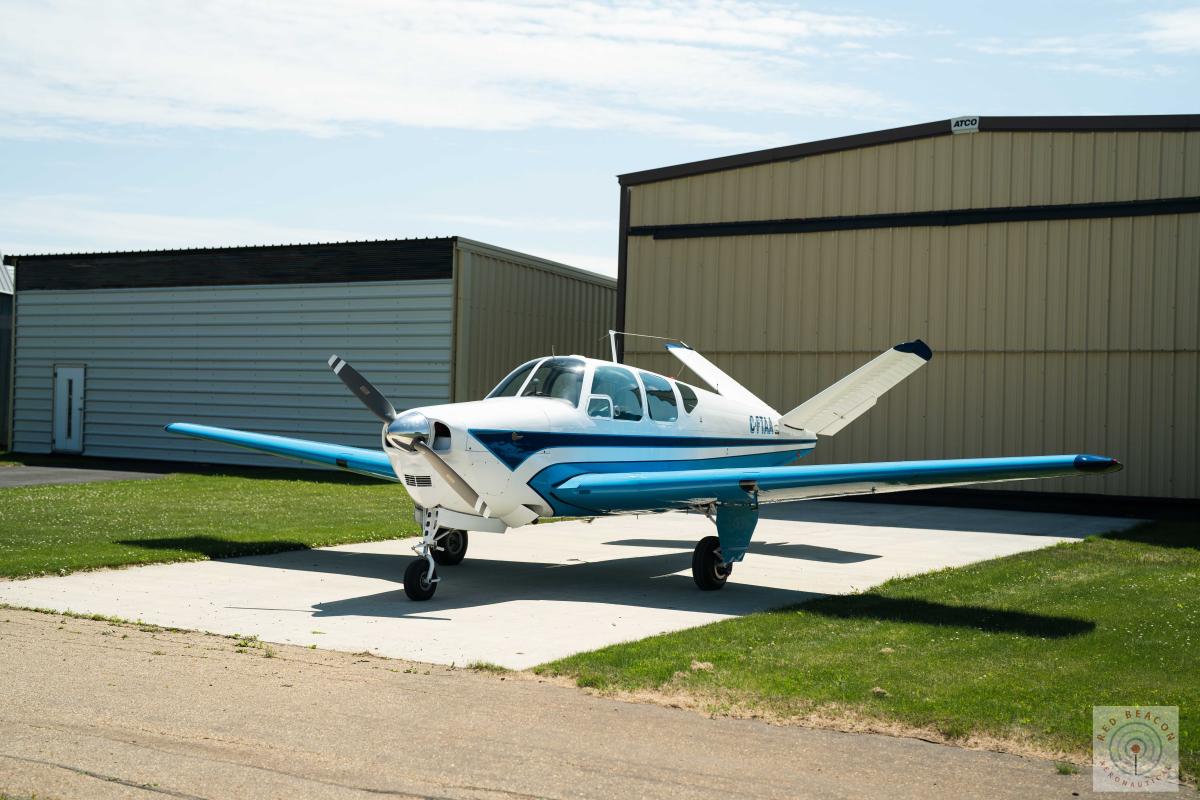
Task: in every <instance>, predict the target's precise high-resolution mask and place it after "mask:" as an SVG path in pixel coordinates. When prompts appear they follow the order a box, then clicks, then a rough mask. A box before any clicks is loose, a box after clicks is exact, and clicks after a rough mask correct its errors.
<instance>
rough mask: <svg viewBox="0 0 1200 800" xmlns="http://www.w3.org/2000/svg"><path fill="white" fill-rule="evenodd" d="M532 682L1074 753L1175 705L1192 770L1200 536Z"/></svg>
mask: <svg viewBox="0 0 1200 800" xmlns="http://www.w3.org/2000/svg"><path fill="white" fill-rule="evenodd" d="M735 576H736V572H735ZM725 591H737V587H736V586H730V587H728V588H726V589H725ZM693 661H699V662H711V663H712V664H713V669H711V670H708V669H705V670H694V669H691V668H690V665H691V663H692V662H693ZM537 671H538V672H542V673H546V674H560V675H567V676H571V677H574V679H575V680H576V681H577V682H578V683H579V684H580V685H582V686H590V687H595V688H598V689H602V690H639V689H641V690H646V689H649V690H659V691H665V692H670V693H677V692H682V693H684V694H688V695H692V696H693V697H695V698H696V699H697V700H698V701H699V702H700V703H701V704H702V705H707V706H708V707H709V708H712V709H714V710H718V711H719V710H722V709H730V708H734V707H738V708H742V709H751V710H754V711H756V712H761V713H765V714H768V715H772V716H779V717H796V716H811V715H813V714H829V715H832V716H835V717H836V716H839V715H845V716H847V717H850V716H854V717H857V718H860V719H861V718H862V717H867V718H870V719H875V720H879V721H882V722H885V723H899V724H901V725H904V726H915V727H920V728H926V729H930V728H932V729H935V730H937V731H940V732H941V733H942V734H943V735H945V736H948V737H951V738H960V737H964V736H967V735H970V734H979V735H987V736H994V737H999V738H1002V739H1007V740H1013V741H1021V742H1028V743H1033V744H1034V745H1035V746H1038V747H1041V748H1045V749H1049V750H1057V751H1063V752H1070V753H1076V754H1080V755H1082V754H1084V753H1087V752H1089V748H1090V734H1091V719H1092V713H1091V707H1092V706H1093V705H1123V704H1135V703H1136V704H1146V705H1177V706H1179V707H1180V714H1181V717H1182V719H1181V728H1182V730H1181V736H1180V754H1181V757H1182V761H1183V769H1184V771H1185V772H1186V773H1188V774H1190V775H1193V776H1194V775H1195V774H1196V773H1197V772H1198V771H1200V747H1198V745H1200V741H1198V740H1200V713H1198V712H1200V525H1198V524H1195V523H1168V522H1159V523H1152V524H1148V525H1144V526H1141V527H1139V528H1138V529H1136V530H1133V531H1127V532H1123V533H1117V534H1112V535H1109V536H1107V537H1093V538H1090V539H1087V540H1085V541H1082V542H1077V543H1070V544H1063V545H1058V546H1056V547H1051V548H1048V549H1045V550H1039V551H1034V552H1030V553H1023V554H1020V555H1015V556H1011V557H1007V558H1001V559H996V560H993V561H987V562H983V563H980V564H975V565H972V566H967V567H961V568H955V569H946V570H942V571H939V572H934V573H928V574H925V575H919V576H916V577H910V578H902V579H897V580H893V581H889V582H887V583H885V584H883V585H882V586H879V587H877V588H875V589H873V590H871V591H870V592H867V593H863V594H857V595H850V596H841V597H828V598H822V599H819V600H816V601H814V602H811V603H807V604H804V605H799V606H795V607H792V608H788V609H783V610H779V611H773V612H766V613H760V614H753V615H750V616H747V617H743V618H740V619H734V620H728V621H724V622H719V623H715V624H712V625H707V626H704V627H701V628H693V629H691V630H685V631H679V632H677V633H671V634H666V635H662V636H655V637H652V638H649V639H643V640H641V641H636V642H630V643H626V644H620V645H615V646H612V647H607V648H604V649H602V650H597V651H594V652H590V653H583V654H579V655H575V656H571V657H569V658H565V659H562V660H560V661H556V662H553V663H551V664H548V665H545V666H542V667H539V668H538V670H537ZM877 688H879V689H882V690H883V691H882V692H879V691H875V690H876V689H877Z"/></svg>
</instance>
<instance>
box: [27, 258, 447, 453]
mask: <svg viewBox="0 0 1200 800" xmlns="http://www.w3.org/2000/svg"><path fill="white" fill-rule="evenodd" d="M17 297H18V300H17V304H18V305H17V342H18V343H17V357H16V391H15V413H14V419H15V423H16V441H15V443H14V444H15V446H14V449H16V450H20V451H23V452H34V453H37V452H48V451H49V450H50V447H51V423H52V420H51V397H52V395H53V391H52V389H53V387H52V374H53V366H54V364H55V363H59V364H86V365H87V374H86V388H85V398H84V408H85V411H84V414H85V419H84V454H85V455H93V456H112V457H130V458H165V459H181V460H198V461H210V462H217V463H257V464H264V465H271V466H281V465H284V464H285V463H286V462H281V461H280V460H279V459H275V458H271V457H269V456H256V455H253V454H250V453H248V452H245V451H239V450H235V449H233V448H228V447H222V446H220V445H216V444H208V443H204V442H199V441H195V440H189V439H184V438H182V437H178V436H173V435H170V434H167V433H165V432H164V431H163V430H162V426H163V425H164V424H166V423H168V422H172V421H176V420H178V421H190V422H198V423H204V424H210V425H221V426H229V427H235V428H245V429H248V430H254V431H262V432H266V433H278V434H284V435H288V434H291V435H298V436H302V437H305V438H312V439H318V440H325V441H334V442H341V443H345V444H354V445H359V446H363V447H377V446H378V444H379V423H378V421H376V420H375V419H374V418H373V417H372V416H371V415H370V413H368V412H367V411H366V409H364V408H363V407H362V405H361V403H359V402H358V401H357V400H356V399H355V398H354V397H353V396H351V395H350V394H349V392H347V391H346V388H345V387H344V386H343V385H342V383H341V382H340V381H339V380H338V379H337V378H336V377H335V376H334V375H333V374H332V373H331V372H330V371H329V368H328V366H327V365H326V359H327V358H328V357H329V355H330V353H331V352H337V353H338V354H339V355H342V356H344V357H345V358H347V359H348V360H350V361H351V362H352V363H353V364H354V366H355V367H356V368H358V369H360V370H361V371H362V372H363V373H364V374H365V375H367V376H369V377H370V378H371V380H372V381H374V382H376V384H377V385H378V386H379V387H380V389H381V390H382V391H383V392H384V393H385V394H386V395H387V396H388V397H389V398H390V399H391V401H392V403H393V404H394V405H395V406H396V407H397V408H404V407H410V406H414V405H422V404H428V403H436V402H445V401H447V400H448V399H449V397H450V357H451V329H452V309H453V284H452V281H450V280H408V281H387V282H378V283H326V284H319V285H314V284H295V285H272V286H220V287H186V288H170V289H101V290H88V291H24V290H22V291H20V292H19V293H18V295H17Z"/></svg>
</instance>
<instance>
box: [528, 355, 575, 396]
mask: <svg viewBox="0 0 1200 800" xmlns="http://www.w3.org/2000/svg"><path fill="white" fill-rule="evenodd" d="M582 389H583V362H582V361H580V360H579V359H578V358H548V359H546V360H545V361H543V362H542V363H541V364H540V365H539V366H538V368H537V369H536V370H535V371H534V373H533V377H532V378H530V379H529V383H528V385H526V387H525V390H524V391H523V392H521V396H522V397H554V398H557V399H559V400H566V401H567V402H568V403H570V404H571V405H573V406H577V405H579V392H580V391H581V390H582Z"/></svg>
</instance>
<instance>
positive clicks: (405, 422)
mask: <svg viewBox="0 0 1200 800" xmlns="http://www.w3.org/2000/svg"><path fill="white" fill-rule="evenodd" d="M666 348H667V350H668V351H669V352H670V353H671V354H672V355H674V356H675V357H676V358H678V359H679V360H680V361H682V362H683V364H684V365H686V366H687V367H689V368H690V369H691V370H692V372H694V373H695V374H696V375H697V376H699V378H700V379H701V380H702V381H703V382H704V383H706V384H708V385H709V386H710V387H711V389H712V391H709V390H706V389H703V388H700V387H697V386H692V385H690V384H687V383H684V382H682V381H679V380H676V379H674V378H669V377H666V376H664V375H659V374H656V373H653V372H649V371H647V370H642V369H634V368H632V367H629V366H625V365H622V364H619V363H616V361H615V358H614V360H613V361H611V362H610V361H601V360H597V359H593V358H584V357H582V356H548V357H543V358H536V359H534V360H532V361H529V362H526V363H525V364H522V365H521V366H519V367H517V368H516V369H515V370H513V371H512V372H511V373H510V374H509V375H508V376H507V377H505V378H504V380H502V381H500V383H499V385H497V386H496V388H495V389H493V390H492V392H491V393H490V394H489V395H488V396H487V397H486V398H484V399H483V400H477V401H472V402H463V403H449V404H445V405H435V406H425V407H422V408H414V409H411V410H409V411H406V412H405V413H403V414H400V413H397V412H396V410H395V409H394V408H393V407H392V404H391V403H389V402H388V400H387V399H386V398H385V397H384V396H383V395H382V394H381V393H380V392H379V390H378V389H376V388H375V387H374V386H373V385H372V384H371V383H370V382H369V381H368V380H367V379H366V378H364V377H363V376H362V375H360V374H359V373H358V372H357V371H356V370H355V369H354V368H353V367H351V366H350V365H349V364H347V363H346V362H345V361H344V360H343V359H341V358H339V357H338V356H336V355H335V356H332V357H331V358H330V359H329V366H330V367H331V368H332V369H333V371H334V373H335V374H337V376H338V377H339V378H341V380H342V381H343V382H344V383H345V384H346V386H347V387H348V388H349V389H350V391H351V392H353V393H354V394H355V395H356V396H357V397H358V398H359V399H360V400H361V401H362V402H363V403H364V404H365V405H366V407H367V408H368V409H370V410H371V412H373V413H374V414H375V415H376V416H377V417H379V418H380V419H381V420H382V421H383V430H382V449H381V450H367V449H363V448H358V447H347V446H343V445H336V444H326V443H323V442H312V441H305V440H303V439H292V438H288V437H283V436H273V435H267V434H261V433H249V432H245V431H237V430H230V429H228V428H214V427H209V426H205V425H193V424H189V423H183V422H175V423H172V424H170V425H167V426H166V429H167V430H168V431H171V432H172V433H179V434H183V435H185V436H194V437H197V438H200V439H210V440H213V441H217V442H224V443H226V444H230V445H237V446H239V447H245V448H249V449H251V450H258V451H262V452H266V453H271V454H273V455H277V456H282V457H285V458H292V459H298V460H300V461H307V462H312V463H316V464H325V465H328V466H336V467H339V468H341V469H344V470H349V471H351V472H358V473H362V474H365V475H370V476H373V477H376V478H382V479H384V480H389V481H395V482H398V483H402V484H403V485H404V488H405V489H406V490H407V491H408V493H409V495H410V496H411V497H412V500H413V503H414V505H415V506H416V509H417V511H416V513H417V519H418V521H419V522H420V524H421V529H422V536H421V541H420V543H419V544H418V545H417V546H416V547H415V548H414V550H415V551H416V552H417V554H418V558H416V559H415V560H414V561H413V562H412V563H411V564H409V566H408V569H407V570H405V573H404V591H405V593H406V594H407V595H408V596H409V597H410V598H411V599H413V600H428V599H429V598H431V597H433V594H434V591H435V590H436V589H437V584H438V582H439V581H440V580H441V578H440V577H439V576H438V570H437V568H438V567H439V566H450V565H453V564H458V563H460V562H461V561H462V560H463V557H464V556H465V555H466V551H467V532H468V531H491V532H496V533H503V532H504V531H506V530H507V529H508V528H518V527H520V526H522V525H526V524H528V523H531V522H533V521H535V520H537V519H538V518H541V517H551V516H555V517H564V516H567V517H569V516H589V517H591V516H600V515H606V514H619V513H628V512H659V511H670V510H678V509H686V510H702V511H704V512H705V514H706V515H707V517H708V518H709V519H710V520H712V522H713V523H715V525H716V534H717V535H716V536H705V537H704V538H702V539H701V540H700V542H699V543H698V544H697V545H696V549H695V551H694V552H693V554H692V577H693V578H694V579H695V581H696V585H697V586H699V587H700V588H701V589H710V590H711V589H720V588H721V587H722V586H724V585H725V582H726V580H727V579H728V578H729V575H730V572H731V571H732V569H733V565H734V564H736V563H737V562H739V561H741V560H742V558H743V557H744V556H745V554H746V549H747V547H748V546H749V544H750V537H751V535H752V534H753V533H754V527H755V525H756V524H757V522H758V508H759V505H761V504H762V503H774V502H781V501H788V500H809V499H813V498H821V497H839V496H845V495H854V494H874V493H877V492H894V491H904V490H908V489H922V488H929V487H936V486H961V485H964V484H973V483H988V482H993V481H1010V480H1020V479H1026V478H1048V477H1057V476H1066V475H1076V474H1080V473H1103V472H1114V471H1116V470H1119V469H1121V468H1122V466H1121V464H1120V463H1119V462H1118V461H1116V460H1115V459H1112V458H1107V457H1104V456H1095V455H1051V456H1022V457H1016V458H968V459H954V460H936V461H893V462H881V463H866V464H833V465H812V466H797V465H795V464H793V462H794V461H796V460H797V459H799V458H800V457H802V456H805V455H807V454H808V453H809V452H811V451H812V449H813V448H814V447H815V446H816V444H817V438H818V437H820V436H833V435H834V434H836V433H837V432H838V431H840V430H841V429H842V428H844V427H845V426H846V425H848V424H849V423H851V422H853V421H854V420H855V419H857V418H858V417H860V416H861V415H862V414H864V413H865V412H866V411H867V410H869V409H870V408H871V407H872V406H874V405H875V403H876V401H877V400H878V399H879V397H880V396H881V395H883V394H884V393H885V392H887V391H888V390H889V389H891V388H892V387H894V386H896V385H897V384H898V383H900V381H902V380H904V379H905V378H907V377H908V376H909V375H911V374H912V373H913V372H915V371H916V370H917V369H919V368H920V367H922V366H924V365H925V364H926V363H927V362H928V361H929V360H930V359H931V358H932V357H933V351H932V350H930V348H929V346H928V345H926V344H925V343H924V342H922V341H921V340H920V339H917V340H914V341H911V342H904V343H902V344H898V345H896V346H895V347H893V348H891V349H890V350H887V351H886V352H884V353H883V354H882V355H879V356H877V357H876V358H874V359H873V360H871V361H869V362H868V363H866V364H864V365H863V366H861V367H859V368H858V369H857V370H855V371H854V372H852V373H850V374H849V375H847V376H846V377H844V378H842V379H841V380H840V381H838V382H837V383H835V384H833V385H832V386H830V387H829V388H828V389H825V390H824V391H822V392H820V393H819V394H817V395H816V396H814V397H812V398H810V399H809V400H807V401H805V402H804V403H801V404H800V405H798V406H796V407H795V408H794V409H792V410H791V411H788V412H787V413H786V414H780V413H778V412H777V411H775V410H774V409H772V408H771V407H770V406H768V405H767V404H766V403H764V402H763V401H762V400H760V399H759V398H758V397H756V396H755V395H754V394H753V393H751V392H750V391H749V390H748V389H746V388H745V387H744V386H741V385H740V384H738V383H737V382H736V381H735V380H734V379H733V378H731V377H729V375H727V374H725V372H723V371H722V370H721V369H719V368H718V367H717V366H716V365H715V364H713V363H712V362H711V361H709V360H708V359H706V358H705V357H704V356H702V355H701V354H700V353H698V352H697V351H696V350H694V349H692V348H691V347H689V346H688V345H686V344H683V343H682V342H672V343H670V344H668V345H666Z"/></svg>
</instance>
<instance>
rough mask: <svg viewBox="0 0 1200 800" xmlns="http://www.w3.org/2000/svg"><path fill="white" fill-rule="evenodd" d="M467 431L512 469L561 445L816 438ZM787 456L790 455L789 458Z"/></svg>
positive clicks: (695, 444)
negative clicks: (539, 453) (534, 455)
mask: <svg viewBox="0 0 1200 800" xmlns="http://www.w3.org/2000/svg"><path fill="white" fill-rule="evenodd" d="M468 433H470V434H471V436H473V437H474V438H475V440H476V441H478V442H479V443H480V444H482V445H483V446H484V447H486V448H487V449H488V450H489V451H490V452H491V453H492V455H494V456H495V457H496V458H498V459H500V461H502V462H503V463H504V464H505V465H506V466H507V467H508V468H509V469H512V470H515V469H516V468H517V467H519V466H521V464H523V463H525V460H526V459H528V458H529V457H530V456H532V455H533V454H534V453H538V452H541V451H542V450H551V449H556V448H563V447H588V448H591V447H622V448H639V449H646V448H671V449H680V448H683V449H687V448H691V449H700V448H712V447H789V446H790V448H791V449H790V450H788V451H785V452H794V451H795V450H798V449H803V448H806V447H808V446H810V445H813V444H814V443H816V441H817V440H816V439H789V438H784V437H780V436H759V437H753V438H746V437H724V436H636V435H629V434H604V433H562V432H556V431H498V430H470V431H468ZM793 457H794V456H793ZM788 460H791V459H790V458H789V459H788ZM691 463H695V462H691ZM776 463H779V462H776ZM782 463H787V462H786V461H785V462H782Z"/></svg>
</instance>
